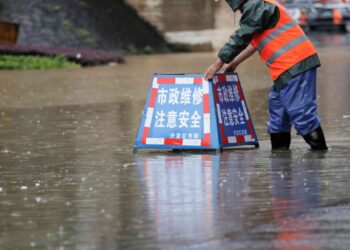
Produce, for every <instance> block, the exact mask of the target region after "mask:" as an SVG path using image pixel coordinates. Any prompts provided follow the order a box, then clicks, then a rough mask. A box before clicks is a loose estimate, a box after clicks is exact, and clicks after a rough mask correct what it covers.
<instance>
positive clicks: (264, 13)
mask: <svg viewBox="0 0 350 250" xmlns="http://www.w3.org/2000/svg"><path fill="white" fill-rule="evenodd" d="M276 10H277V11H278V8H277V7H276V6H274V5H273V4H268V3H265V2H264V1H261V0H248V1H247V2H246V3H245V4H244V5H243V8H242V16H241V19H240V28H239V29H238V30H236V32H235V33H234V34H233V35H232V36H231V37H230V39H229V41H228V42H227V43H226V44H225V45H224V46H223V48H222V49H221V50H220V53H219V55H218V58H217V59H216V61H215V62H214V63H213V64H212V65H210V66H209V67H208V68H207V70H206V71H205V73H204V77H205V79H211V78H212V77H213V76H214V74H215V73H216V72H219V71H220V69H221V68H222V67H223V66H224V63H230V62H231V61H232V60H233V59H234V58H235V57H236V56H237V55H238V54H240V53H241V51H243V50H244V49H245V48H246V47H247V46H248V45H249V43H250V42H251V40H252V38H253V35H254V34H255V33H259V32H262V31H263V30H264V29H266V28H270V27H269V26H271V27H273V26H274V25H275V24H276V23H277V20H278V18H279V14H276Z"/></svg>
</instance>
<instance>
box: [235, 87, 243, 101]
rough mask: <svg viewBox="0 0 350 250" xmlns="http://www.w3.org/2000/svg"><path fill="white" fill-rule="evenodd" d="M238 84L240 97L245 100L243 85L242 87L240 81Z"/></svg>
mask: <svg viewBox="0 0 350 250" xmlns="http://www.w3.org/2000/svg"><path fill="white" fill-rule="evenodd" d="M236 85H237V88H238V92H239V98H240V99H241V101H243V100H244V96H243V91H242V87H241V85H240V84H239V83H238V82H237V83H236Z"/></svg>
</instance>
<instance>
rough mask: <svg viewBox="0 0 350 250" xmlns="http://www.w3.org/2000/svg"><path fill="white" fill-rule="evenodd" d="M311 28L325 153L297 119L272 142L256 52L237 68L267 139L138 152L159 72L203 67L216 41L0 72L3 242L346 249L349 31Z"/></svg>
mask: <svg viewBox="0 0 350 250" xmlns="http://www.w3.org/2000/svg"><path fill="white" fill-rule="evenodd" d="M312 39H313V40H314V41H318V42H320V44H318V48H319V54H320V57H321V61H322V64H323V65H322V67H321V68H320V69H319V70H318V101H319V113H320V116H321V119H322V124H323V127H324V131H325V134H326V138H327V139H328V144H329V147H330V150H329V151H328V152H326V153H325V152H311V151H310V150H309V149H308V146H307V145H306V144H305V143H304V142H303V141H302V139H301V138H300V137H296V136H295V131H293V137H292V145H291V150H290V151H289V152H272V151H271V150H270V142H269V139H268V135H267V133H266V121H267V104H266V100H267V93H268V88H269V86H270V85H271V82H270V78H269V76H268V72H267V69H266V68H265V66H264V65H263V64H262V63H261V62H260V60H259V59H258V58H257V57H254V58H251V59H249V61H247V62H245V63H244V64H243V65H241V66H240V67H239V68H238V73H239V74H240V77H241V80H242V85H243V88H244V91H245V95H246V99H247V102H248V106H249V108H250V112H251V116H252V119H253V122H254V125H255V129H256V132H257V134H258V136H259V139H260V145H261V148H260V149H259V150H255V149H244V150H226V151H224V152H223V154H220V155H216V154H213V153H209V154H208V153H186V152H184V153H178V154H175V153H171V152H169V153H167V152H141V153H140V154H138V155H132V153H131V151H132V148H133V143H134V138H135V135H136V131H137V128H138V124H139V120H140V117H141V115H140V112H141V111H142V109H143V107H144V104H145V101H146V96H147V92H148V89H149V86H150V80H151V75H152V74H153V73H154V72H158V73H180V72H181V73H201V72H202V71H204V69H205V68H206V66H207V65H208V64H209V63H211V62H212V60H213V58H215V53H193V54H169V55H154V56H134V57H128V58H127V63H126V64H125V65H115V66H104V67H96V68H83V69H74V70H47V71H1V72H0V249H348V248H349V246H350V238H349V233H350V194H349V190H350V181H349V180H350V173H349V170H350V169H349V168H350V164H349V155H348V152H349V149H350V129H349V127H350V103H349V100H348V97H349V94H350V80H349V76H350V75H349V74H350V73H349V69H350V52H349V50H348V46H349V44H347V41H349V39H348V35H345V34H340V40H341V41H342V42H341V43H340V44H339V45H338V44H336V45H332V42H329V41H330V40H331V39H335V38H332V36H329V37H328V38H327V39H329V40H327V41H328V42H324V43H322V44H321V41H322V39H321V38H320V37H318V36H315V37H312ZM337 39H338V38H337ZM327 43H328V45H327ZM329 44H330V45H329Z"/></svg>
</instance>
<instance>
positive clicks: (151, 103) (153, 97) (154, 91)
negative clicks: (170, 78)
mask: <svg viewBox="0 0 350 250" xmlns="http://www.w3.org/2000/svg"><path fill="white" fill-rule="evenodd" d="M157 92H158V89H156V88H152V92H151V98H150V100H149V107H150V108H154V104H155V103H156V97H157Z"/></svg>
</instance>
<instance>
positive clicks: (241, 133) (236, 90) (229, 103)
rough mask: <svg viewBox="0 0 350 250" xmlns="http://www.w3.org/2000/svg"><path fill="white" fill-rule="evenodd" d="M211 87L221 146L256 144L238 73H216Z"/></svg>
mask: <svg viewBox="0 0 350 250" xmlns="http://www.w3.org/2000/svg"><path fill="white" fill-rule="evenodd" d="M212 87H213V90H214V91H213V92H214V99H215V107H216V114H217V119H218V129H219V138H220V145H221V147H230V146H237V145H249V144H252V145H258V140H257V136H256V133H255V130H254V127H253V123H252V120H251V118H250V114H249V111H248V108H247V104H246V101H245V98H244V94H243V90H242V87H241V84H240V81H239V78H238V75H237V74H235V73H226V74H216V75H215V76H214V77H213V79H212Z"/></svg>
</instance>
